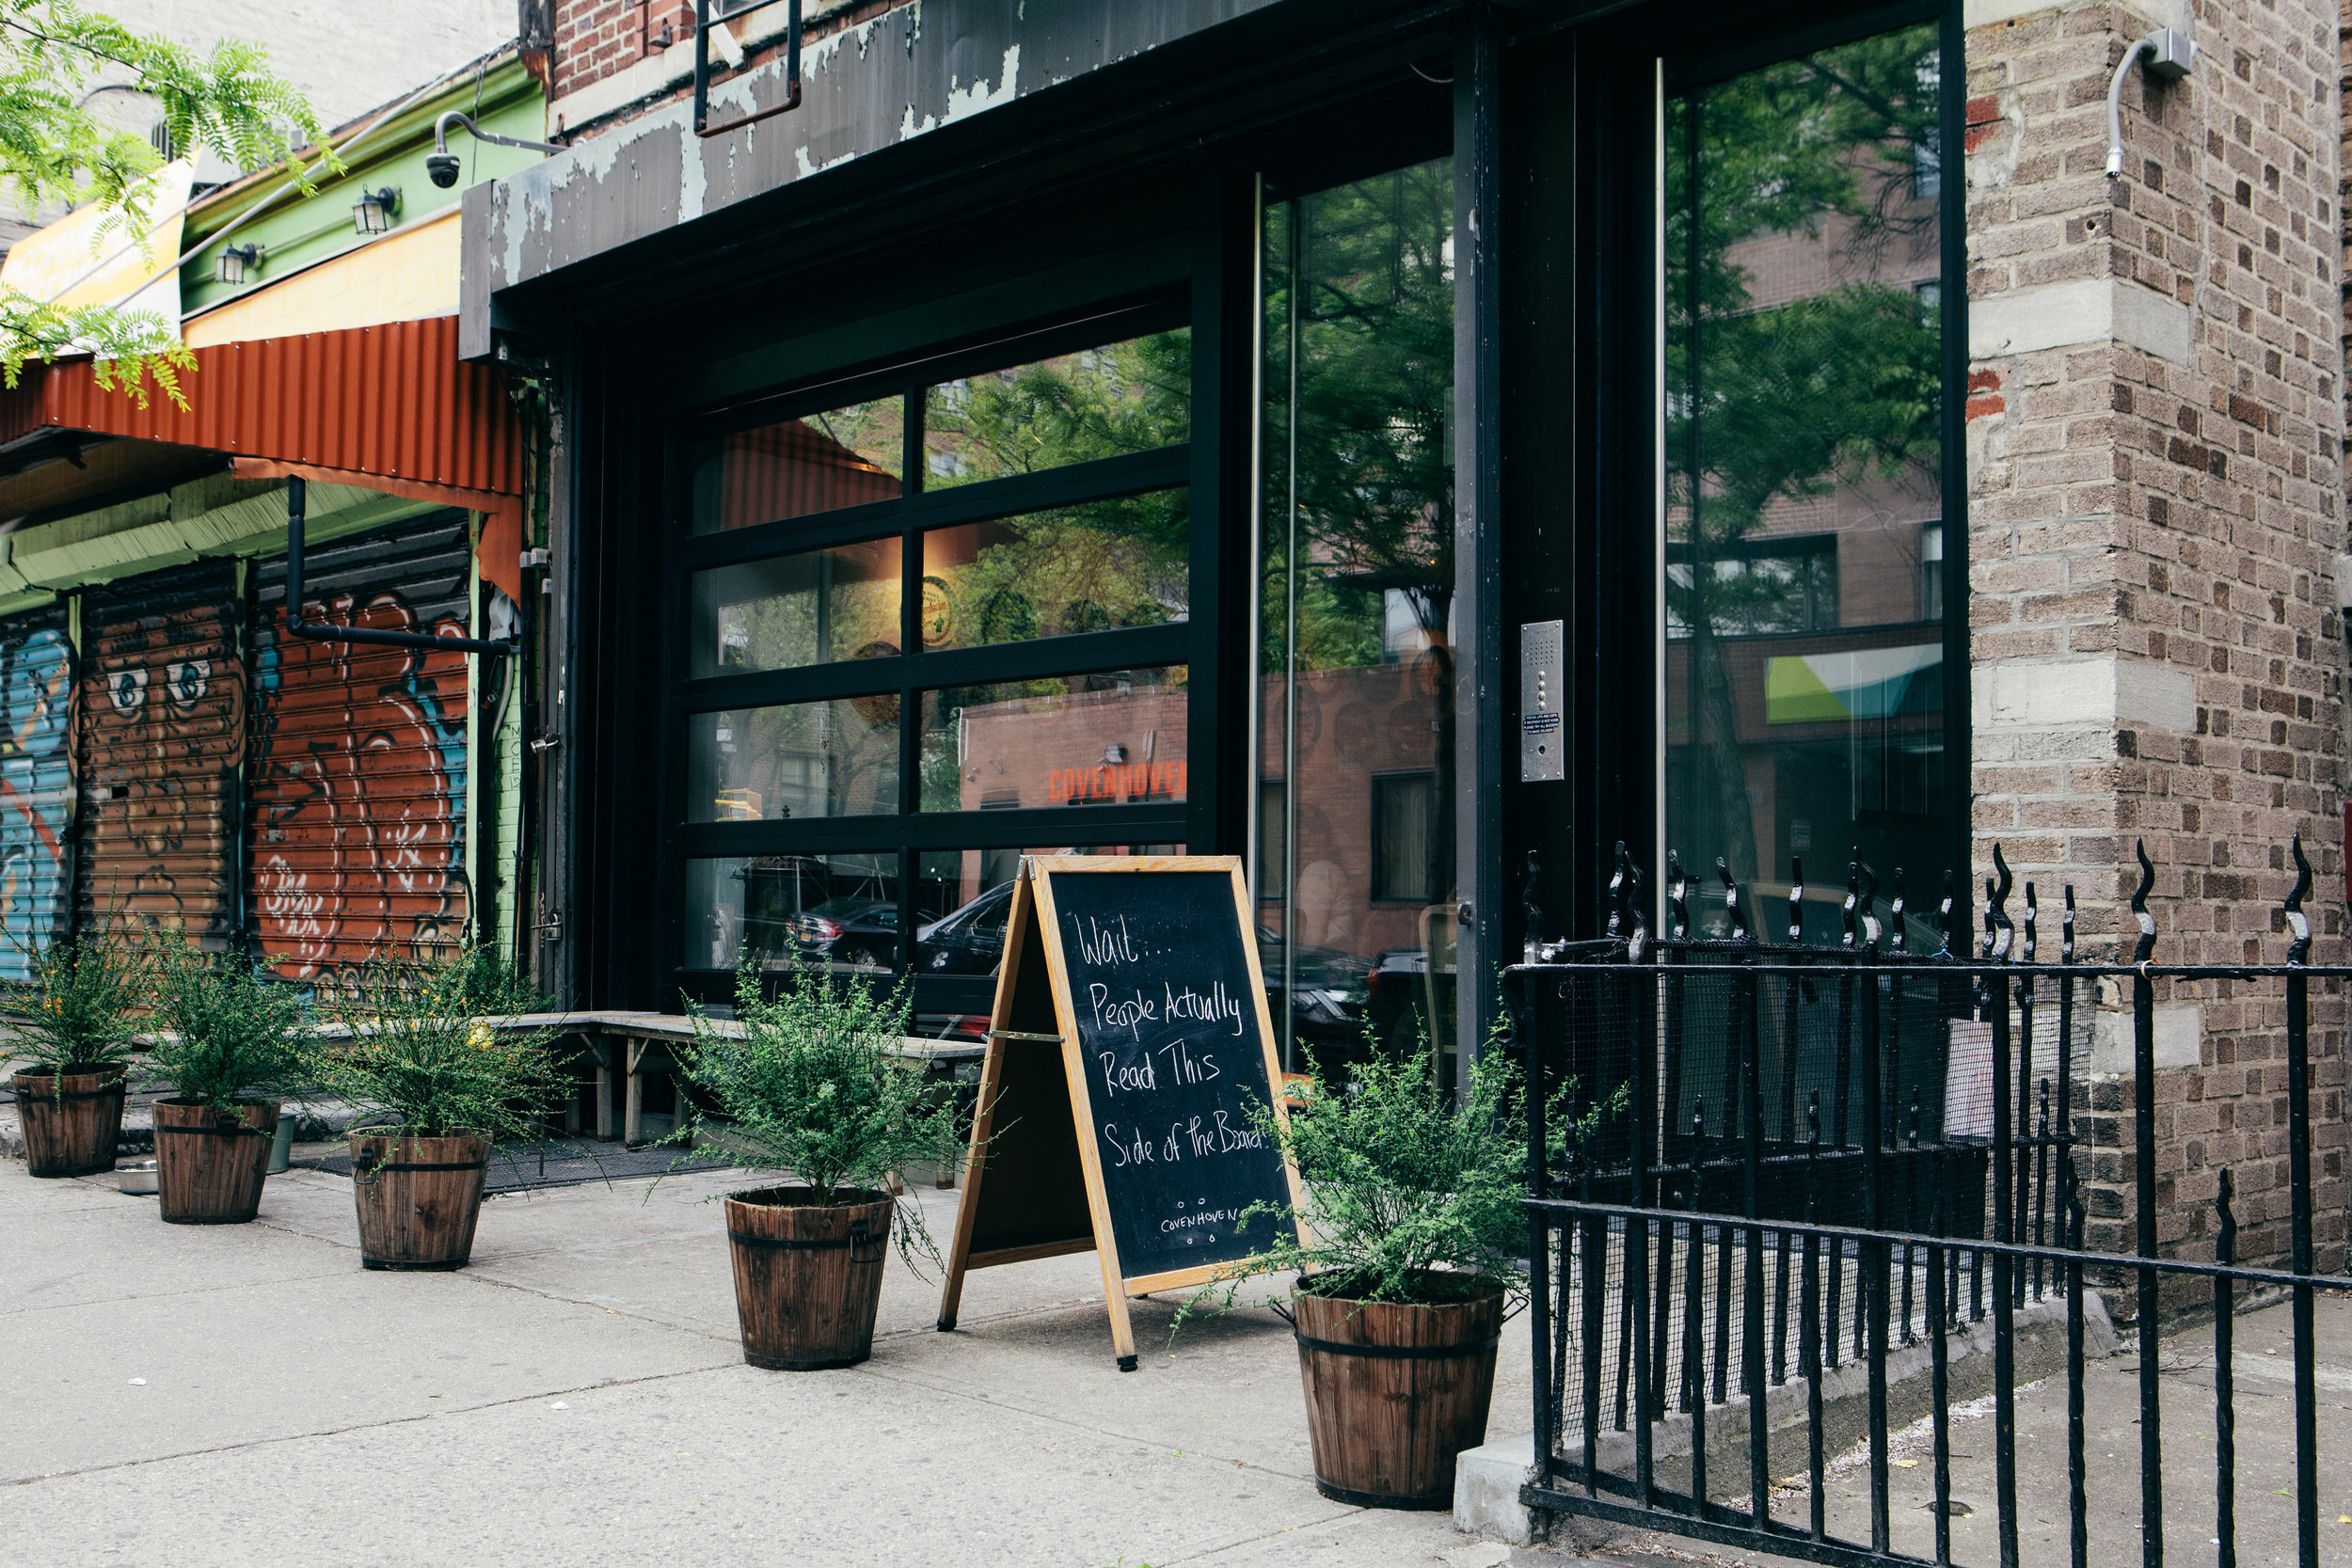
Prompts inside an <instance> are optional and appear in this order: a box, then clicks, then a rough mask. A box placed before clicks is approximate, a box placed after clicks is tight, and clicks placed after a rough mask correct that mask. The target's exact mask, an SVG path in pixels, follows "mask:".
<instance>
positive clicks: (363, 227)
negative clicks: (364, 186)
mask: <svg viewBox="0 0 2352 1568" xmlns="http://www.w3.org/2000/svg"><path fill="white" fill-rule="evenodd" d="M399 213H400V191H399V189H398V187H396V186H392V185H386V186H385V187H384V188H383V189H381V190H373V191H361V192H360V193H359V199H358V201H357V202H355V203H353V205H352V209H351V227H352V230H353V231H354V232H355V233H360V234H381V233H383V232H384V231H385V230H389V229H390V228H391V226H392V219H393V218H394V217H395V216H397V215H398V214H399Z"/></svg>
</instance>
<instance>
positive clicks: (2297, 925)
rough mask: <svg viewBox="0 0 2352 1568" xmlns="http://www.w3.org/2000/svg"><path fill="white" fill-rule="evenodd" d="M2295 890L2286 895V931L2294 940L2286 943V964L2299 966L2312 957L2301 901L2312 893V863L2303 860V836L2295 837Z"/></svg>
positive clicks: (2308, 921)
mask: <svg viewBox="0 0 2352 1568" xmlns="http://www.w3.org/2000/svg"><path fill="white" fill-rule="evenodd" d="M2292 847H2293V848H2294V851H2295V890H2294V891H2293V892H2292V893H2289V894H2288V895H2287V909H2286V913H2287V929H2288V930H2290V931H2292V932H2294V933H2295V940H2294V941H2293V942H2288V943H2287V962H2289V963H2291V964H2299V963H2302V962H2304V961H2305V960H2306V959H2308V958H2311V956H2312V920H2311V916H2309V915H2307V914H2305V913H2304V912H2303V900H2304V898H2305V897H2306V896H2308V895H2310V893H2311V891H2312V863H2311V862H2310V861H2308V860H2306V859H2304V858H2303V835H2302V834H2301V833H2297V834H2296V835H2295V841H2294V844H2293V846H2292Z"/></svg>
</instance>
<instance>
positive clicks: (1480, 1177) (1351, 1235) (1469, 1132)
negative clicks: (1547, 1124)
mask: <svg viewBox="0 0 2352 1568" xmlns="http://www.w3.org/2000/svg"><path fill="white" fill-rule="evenodd" d="M1566 1098H1567V1090H1566V1089H1563V1090H1562V1091H1561V1094H1560V1096H1559V1097H1558V1098H1557V1101H1556V1102H1555V1105H1556V1111H1557V1112H1559V1113H1565V1104H1566ZM1623 1100H1624V1097H1623V1095H1622V1093H1620V1095H1619V1096H1618V1099H1617V1101H1615V1102H1614V1103H1615V1104H1616V1105H1617V1106H1619V1107H1621V1106H1622V1103H1623ZM1609 1114H1611V1106H1609V1105H1601V1106H1596V1107H1594V1108H1593V1109H1592V1110H1591V1111H1589V1112H1588V1113H1587V1114H1586V1117H1584V1118H1583V1122H1582V1123H1580V1124H1579V1125H1580V1127H1582V1128H1583V1130H1584V1131H1586V1132H1589V1131H1590V1127H1589V1126H1586V1125H1585V1124H1587V1123H1589V1124H1592V1125H1597V1123H1598V1121H1599V1120H1600V1118H1602V1117H1604V1116H1606V1115H1609ZM1257 1120H1258V1122H1259V1125H1260V1126H1262V1127H1263V1128H1264V1129H1265V1130H1266V1131H1267V1132H1271V1133H1272V1134H1274V1135H1275V1137H1276V1138H1277V1139H1278V1140H1279V1143H1280V1145H1281V1148H1282V1152H1283V1153H1284V1154H1285V1155H1286V1156H1287V1157H1288V1158H1289V1159H1290V1161H1291V1163H1292V1164H1293V1165H1294V1166H1295V1168H1296V1169H1297V1171H1298V1180H1299V1185H1300V1187H1301V1188H1302V1189H1303V1190H1304V1193H1305V1196H1306V1206H1307V1214H1306V1217H1307V1220H1308V1224H1309V1232H1310V1237H1309V1239H1308V1240H1307V1241H1304V1242H1302V1241H1300V1240H1299V1239H1298V1232H1297V1230H1296V1228H1295V1227H1294V1226H1293V1225H1292V1223H1291V1214H1290V1211H1289V1210H1288V1208H1287V1207H1285V1206H1281V1205H1277V1204H1270V1203H1256V1204H1252V1205H1251V1206H1250V1207H1249V1208H1248V1209H1246V1210H1244V1211H1243V1212H1242V1214H1241V1219H1240V1223H1241V1225H1242V1226H1243V1227H1245V1228H1247V1227H1250V1226H1252V1225H1254V1224H1257V1223H1260V1222H1262V1221H1270V1222H1271V1223H1272V1227H1273V1231H1274V1234H1273V1236H1272V1238H1271V1240H1270V1241H1269V1242H1268V1243H1267V1244H1266V1245H1265V1246H1264V1247H1263V1248H1261V1249H1259V1250H1258V1251H1257V1252H1255V1253H1253V1254H1252V1255H1251V1257H1250V1258H1249V1259H1248V1261H1247V1262H1246V1263H1245V1264H1243V1265H1242V1266H1241V1267H1240V1268H1239V1269H1237V1270H1236V1272H1235V1275H1234V1276H1233V1277H1232V1278H1231V1279H1229V1280H1228V1281H1227V1282H1226V1284H1225V1285H1224V1286H1223V1287H1222V1288H1221V1291H1219V1290H1217V1289H1216V1288H1212V1291H1211V1292H1209V1293H1208V1294H1209V1295H1210V1296H1215V1295H1219V1294H1221V1297H1222V1301H1221V1303H1219V1305H1222V1306H1225V1307H1231V1306H1232V1305H1233V1301H1234V1296H1235V1294H1236V1292H1237V1291H1238V1289H1239V1283H1240V1278H1241V1277H1242V1275H1248V1274H1263V1273H1275V1272H1281V1273H1289V1272H1293V1271H1295V1272H1297V1273H1298V1274H1299V1275H1301V1276H1302V1277H1301V1278H1300V1279H1299V1281H1298V1289H1300V1290H1301V1291H1308V1292H1310V1293H1312V1294H1315V1295H1322V1296H1331V1297H1338V1298H1343V1299H1347V1300H1361V1301H1381V1302H1401V1303H1409V1304H1415V1305H1421V1306H1438V1305H1443V1304H1446V1303H1452V1302H1460V1301H1467V1300H1471V1299H1474V1298H1476V1297H1478V1296H1481V1295H1484V1294H1486V1293H1487V1292H1488V1291H1495V1290H1498V1289H1499V1290H1501V1291H1502V1292H1503V1294H1504V1296H1505V1297H1506V1298H1507V1299H1508V1300H1509V1301H1510V1303H1511V1304H1512V1305H1514V1306H1517V1305H1518V1304H1519V1303H1520V1302H1522V1301H1523V1300H1524V1299H1525V1296H1526V1293H1527V1281H1526V1275H1525V1269H1524V1266H1523V1265H1522V1264H1521V1263H1520V1262H1519V1261H1518V1254H1519V1253H1520V1252H1522V1251H1523V1250H1524V1249H1525V1247H1526V1244H1527V1215H1526V1213H1525V1212H1524V1211H1522V1210H1521V1209H1520V1207H1519V1202H1520V1200H1521V1199H1522V1198H1524V1197H1525V1196H1527V1190H1528V1185H1527V1183H1528V1173H1527V1118H1526V1108H1525V1097H1524V1095H1523V1093H1522V1091H1521V1085H1520V1081H1519V1073H1518V1068H1517V1065H1516V1064H1515V1063H1514V1062H1513V1061H1512V1060H1511V1059H1510V1057H1508V1056H1507V1055H1504V1054H1502V1053H1492V1054H1488V1055H1486V1056H1483V1057H1481V1058H1480V1059H1479V1060H1477V1061H1476V1062H1474V1063H1472V1064H1471V1065H1470V1071H1469V1073H1468V1075H1467V1077H1466V1080H1465V1083H1464V1085H1463V1089H1462V1092H1461V1093H1460V1094H1459V1095H1458V1096H1457V1097H1456V1098H1455V1101H1454V1104H1452V1105H1451V1106H1449V1105H1447V1104H1446V1103H1445V1100H1444V1096H1443V1095H1442V1093H1441V1092H1440V1090H1439V1088H1438V1081H1437V1075H1436V1070H1435V1066H1434V1059H1433V1056H1432V1053H1430V1052H1429V1051H1427V1050H1425V1049H1424V1050H1418V1051H1405V1052H1400V1053H1387V1052H1382V1051H1378V1050H1375V1052H1374V1053H1373V1054H1372V1058H1371V1059H1370V1060H1369V1061H1365V1062H1362V1063H1359V1064H1358V1065H1356V1066H1355V1067H1354V1068H1353V1069H1352V1071H1351V1073H1350V1076H1349V1079H1348V1081H1347V1082H1345V1083H1344V1084H1343V1083H1341V1082H1338V1081H1336V1080H1335V1079H1334V1078H1332V1077H1330V1076H1328V1075H1327V1074H1324V1073H1322V1072H1320V1071H1318V1073H1317V1075H1316V1078H1315V1081H1314V1084H1313V1086H1312V1088H1311V1090H1310V1092H1309V1093H1308V1095H1307V1097H1306V1099H1305V1101H1304V1103H1303V1104H1300V1105H1298V1106H1297V1107H1295V1109H1293V1110H1292V1111H1291V1113H1290V1115H1289V1117H1288V1119H1287V1122H1284V1121H1280V1120H1278V1119H1277V1118H1276V1117H1274V1116H1273V1115H1272V1113H1271V1111H1270V1110H1261V1111H1259V1112H1258V1114H1257ZM1552 1124H1553V1125H1555V1126H1556V1125H1561V1120H1560V1117H1559V1116H1558V1115H1555V1117H1553V1118H1552ZM1573 1132H1574V1130H1571V1131H1570V1135H1573ZM1195 1299H1196V1303H1200V1302H1201V1301H1204V1300H1206V1299H1208V1298H1207V1297H1205V1296H1204V1297H1200V1298H1195Z"/></svg>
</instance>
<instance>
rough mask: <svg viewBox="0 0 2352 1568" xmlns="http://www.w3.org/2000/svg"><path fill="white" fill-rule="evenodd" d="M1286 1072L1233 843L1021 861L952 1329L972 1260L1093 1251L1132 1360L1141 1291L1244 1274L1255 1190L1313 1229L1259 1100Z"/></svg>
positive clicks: (950, 1303)
mask: <svg viewBox="0 0 2352 1568" xmlns="http://www.w3.org/2000/svg"><path fill="white" fill-rule="evenodd" d="M1281 1083H1282V1071H1281V1066H1280V1063H1279V1060H1278V1058H1277V1057H1276V1055H1275V1049H1274V1023H1273V1020H1272V1018H1271V1017H1270V1016H1269V1014H1268V1012H1267V1009H1266V998H1265V980H1264V976H1263V974H1261V973H1260V970H1259V965H1258V944H1257V942H1256V933H1255V931H1254V930H1253V928H1252V923H1251V921H1250V915H1249V892H1248V885H1247V884H1246V882H1245V881H1244V879H1243V876H1242V864H1241V860H1240V858H1239V857H1238V856H1233V855H1106V856H1082V855H1040V856H1033V857H1029V858H1027V859H1025V860H1024V861H1023V863H1022V866H1021V874H1020V878H1019V880H1018V885H1017V886H1016V887H1015V888H1014V890H1013V899H1012V911H1011V914H1010V917H1009V920H1008V922H1007V924H1006V928H1005V956H1004V959H1003V962H1002V964H1001V965H1000V967H999V968H998V970H997V974H996V1002H995V1006H994V1009H993V1012H992V1013H991V1015H990V1021H989V1036H988V1055H987V1057H986V1059H985V1061H984V1062H983V1064H982V1067H981V1069H980V1091H979V1103H978V1109H977V1113H976V1114H975V1116H974V1117H973V1127H972V1144H971V1155H970V1159H969V1163H968V1165H967V1167H966V1170H965V1175H964V1182H963V1196H962V1201H961V1205H960V1207H959V1208H958V1210H957V1213H956V1239H955V1245H954V1247H953V1249H952V1250H951V1251H950V1253H949V1255H948V1260H947V1278H946V1286H945V1288H944V1290H943V1291H942V1293H941V1296H940V1304H939V1327H940V1330H941V1332H943V1333H945V1332H947V1331H948V1330H951V1329H953V1328H954V1327H955V1326H956V1310H957V1307H958V1306H959V1304H960V1303H961V1300H962V1295H963V1279H964V1275H966V1274H967V1273H969V1272H970V1271H972V1270H974V1269H985V1268H993V1267H996V1266H998V1265H1000V1264H1006V1263H1022V1262H1027V1261H1030V1260H1032V1259H1040V1258H1055V1257H1059V1256H1062V1255H1064V1254H1066V1253H1073V1252H1087V1251H1092V1252H1093V1253H1094V1254H1095V1255H1096V1257H1097V1259H1099V1260H1100V1262H1101V1265H1102V1270H1103V1300H1104V1304H1105V1305H1106V1307H1108V1309H1109V1313H1110V1323H1111V1340H1112V1344H1113V1347H1114V1349H1115V1351H1116V1353H1117V1354H1118V1358H1119V1367H1120V1370H1121V1371H1133V1370H1136V1341H1135V1331H1134V1329H1133V1328H1132V1327H1131V1326H1130V1324H1129V1323H1128V1319H1127V1301H1128V1298H1129V1297H1131V1296H1141V1295H1149V1294H1151V1293H1152V1292H1153V1291H1169V1290H1181V1289H1184V1288H1185V1287H1188V1286H1197V1285H1205V1284H1208V1283H1210V1282H1212V1281H1215V1280H1217V1279H1221V1278H1225V1277H1227V1276H1229V1275H1232V1274H1233V1273H1234V1272H1236V1269H1237V1267H1238V1266H1239V1265H1241V1264H1242V1263H1243V1262H1244V1260H1245V1259H1248V1257H1249V1255H1250V1254H1251V1253H1252V1252H1254V1251H1256V1250H1258V1248H1259V1246H1260V1245H1261V1244H1262V1240H1263V1237H1265V1236H1267V1235H1270V1234H1271V1233H1272V1226H1270V1225H1267V1224H1266V1222H1264V1221H1263V1220H1261V1221H1259V1222H1257V1226H1256V1234H1255V1235H1247V1234H1244V1233H1243V1232H1244V1229H1245V1227H1240V1226H1238V1225H1237V1224H1236V1223H1235V1221H1236V1220H1237V1219H1238V1217H1239V1215H1240V1213H1241V1212H1242V1211H1243V1210H1245V1209H1247V1208H1248V1206H1249V1205H1251V1204H1253V1203H1259V1202H1277V1203H1281V1202H1287V1203H1288V1204H1289V1206H1290V1210H1291V1215H1292V1221H1291V1223H1293V1224H1294V1225H1295V1226H1297V1227H1298V1228H1299V1234H1300V1236H1301V1238H1302V1239H1303V1238H1304V1236H1305V1233H1306V1232H1305V1226H1304V1223H1303V1222H1302V1221H1300V1220H1299V1219H1298V1217H1297V1216H1298V1212H1299V1208H1300V1195H1299V1188H1298V1176H1297V1173H1296V1172H1295V1170H1293V1169H1291V1167H1290V1165H1289V1164H1288V1162H1287V1161H1285V1160H1284V1159H1283V1157H1282V1154H1281V1150H1280V1148H1279V1140H1278V1139H1276V1138H1274V1137H1272V1136H1270V1135H1269V1134H1268V1133H1267V1132H1266V1130H1265V1129H1264V1127H1263V1125H1262V1124H1261V1122H1260V1121H1259V1120H1258V1118H1257V1117H1256V1115H1255V1113H1256V1111H1257V1109H1258V1107H1260V1106H1271V1107H1272V1110H1273V1114H1274V1116H1275V1117H1276V1118H1277V1119H1278V1121H1279V1119H1280V1118H1282V1117H1283V1116H1284V1111H1283V1106H1282V1100H1281V1095H1280V1092H1279V1085H1281ZM1081 1128H1083V1129H1085V1130H1086V1135H1085V1136H1080V1135H1079V1131H1078V1130H1079V1129H1081ZM1277 1223H1279V1222H1277Z"/></svg>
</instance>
